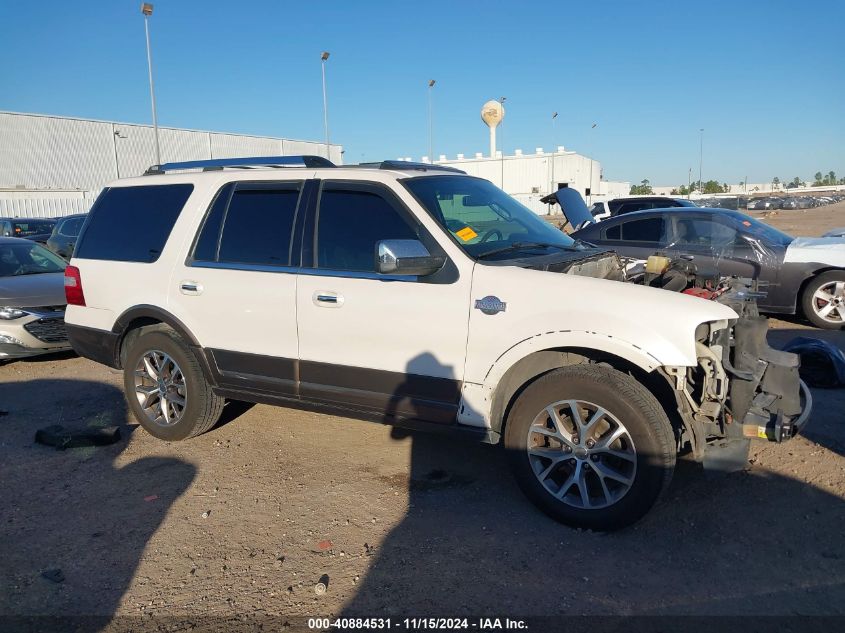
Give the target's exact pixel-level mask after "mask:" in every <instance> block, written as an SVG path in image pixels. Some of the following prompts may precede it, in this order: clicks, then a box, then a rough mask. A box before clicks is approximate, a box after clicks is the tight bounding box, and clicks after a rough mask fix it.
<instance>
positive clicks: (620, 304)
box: [470, 265, 737, 366]
mask: <svg viewBox="0 0 845 633" xmlns="http://www.w3.org/2000/svg"><path fill="white" fill-rule="evenodd" d="M472 293H473V299H482V298H485V297H491V298H494V299H496V300H498V301H500V302H501V303H502V304H504V306H505V309H504V310H502V311H501V312H499V313H498V314H496V315H494V316H492V317H491V316H488V315H486V314H482V313H481V308H479V309H477V310H476V309H473V310H471V312H472V314H471V316H470V318H471V319H474V321H475V323H474V325H473V329H472V333H471V335H470V338H471V339H474V340H476V341H478V340H480V341H483V343H479V344H480V345H481V346H484V347H486V348H487V347H489V348H491V349H493V350H496V349H498V350H501V345H505V343H506V341H524V340H529V339H531V338H533V337H536V336H538V335H542V334H543V333H548V334H554V333H555V332H558V333H559V332H561V331H565V332H568V333H570V334H571V335H572V336H573V337H577V336H581V337H582V338H581V339H579V340H585V341H586V340H588V339H589V340H593V339H591V337H596V338H595V340H599V339H607V340H608V341H611V342H612V344H613V345H616V344H620V345H623V346H624V347H627V348H630V349H631V350H640V351H639V352H637V353H643V354H646V355H648V356H650V357H651V358H652V359H654V360H655V361H656V363H657V365H667V366H695V364H696V362H697V360H696V359H697V354H696V347H695V344H696V338H695V331H696V328H697V327H698V325H699V324H701V323H705V322H712V321H728V320H734V319H736V318H737V313H736V312H735V311H734V310H732V309H731V308H730V307H728V306H725V305H722V304H720V303H717V302H716V301H709V300H707V299H701V298H698V297H693V296H690V295H686V294H681V293H679V292H669V291H666V290H663V289H661V288H651V287H649V286H640V285H635V284H628V283H620V282H618V281H610V280H607V279H596V278H592V277H584V276H580V275H572V274H568V275H562V274H560V273H555V272H547V271H541V270H527V269H524V268H517V267H515V266H495V267H494V266H481V265H476V267H475V271H474V274H473V288H472ZM476 326H477V327H480V328H482V329H481V330H479V331H478V332H476V330H475V327H476ZM485 332H486V334H485ZM579 333H580V334H579ZM582 335H583V336H582ZM476 337H480V338H476ZM486 337H488V338H486ZM505 347H507V345H505ZM484 353H486V352H484ZM498 353H501V351H499V352H498ZM498 353H497V355H498Z"/></svg>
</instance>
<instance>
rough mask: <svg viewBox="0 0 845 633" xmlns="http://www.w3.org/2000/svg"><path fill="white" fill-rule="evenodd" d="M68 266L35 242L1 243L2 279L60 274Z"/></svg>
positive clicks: (0, 263)
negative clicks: (41, 274)
mask: <svg viewBox="0 0 845 633" xmlns="http://www.w3.org/2000/svg"><path fill="white" fill-rule="evenodd" d="M65 266H67V264H66V263H65V261H64V260H63V259H62V258H61V257H59V256H57V255H53V253H51V252H50V251H48V250H47V249H46V248H44V247H43V246H39V245H38V244H36V243H35V242H29V241H23V240H22V241H21V242H16V241H15V242H14V243H12V241H11V240H10V241H9V242H0V277H17V276H18V275H37V274H40V273H60V272H62V271H64V269H65Z"/></svg>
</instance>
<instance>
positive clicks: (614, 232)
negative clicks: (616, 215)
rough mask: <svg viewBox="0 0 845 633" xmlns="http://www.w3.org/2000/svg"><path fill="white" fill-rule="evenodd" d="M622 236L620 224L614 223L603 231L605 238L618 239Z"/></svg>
mask: <svg viewBox="0 0 845 633" xmlns="http://www.w3.org/2000/svg"><path fill="white" fill-rule="evenodd" d="M621 238H622V226H621V225H616V226H612V227H610V228H609V229H607V230H606V231H605V232H604V239H606V240H618V239H621Z"/></svg>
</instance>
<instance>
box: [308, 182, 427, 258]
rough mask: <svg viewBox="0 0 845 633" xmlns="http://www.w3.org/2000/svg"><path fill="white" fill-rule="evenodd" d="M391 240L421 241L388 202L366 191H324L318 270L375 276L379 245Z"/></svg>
mask: <svg viewBox="0 0 845 633" xmlns="http://www.w3.org/2000/svg"><path fill="white" fill-rule="evenodd" d="M391 239H400V240H415V239H418V238H417V234H416V233H415V232H414V231H413V230H412V229H411V227H409V226H408V224H407V223H406V222H405V221H404V220H403V219H402V218H401V217H400V215H399V213H398V212H397V211H396V210H395V209H394V208H393V207H392V206H391V205H390V203H389V202H387V200H385V199H384V198H382V197H381V196H379V195H377V194H374V193H369V192H365V191H323V193H322V194H321V196H320V215H319V219H318V221H317V266H319V267H320V268H330V269H334V270H355V271H369V272H373V271H375V252H376V242H378V241H379V240H391Z"/></svg>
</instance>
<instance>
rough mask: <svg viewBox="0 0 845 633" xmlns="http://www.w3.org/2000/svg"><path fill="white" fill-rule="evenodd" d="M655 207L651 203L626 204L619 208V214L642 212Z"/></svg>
mask: <svg viewBox="0 0 845 633" xmlns="http://www.w3.org/2000/svg"><path fill="white" fill-rule="evenodd" d="M652 208H654V205H653V204H652V203H651V202H626V203H624V204H622V205H620V206H619V210H618V211H617V213H618V214H620V215H621V214H623V213H633V212H634V211H642V210H643V209H652Z"/></svg>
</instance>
